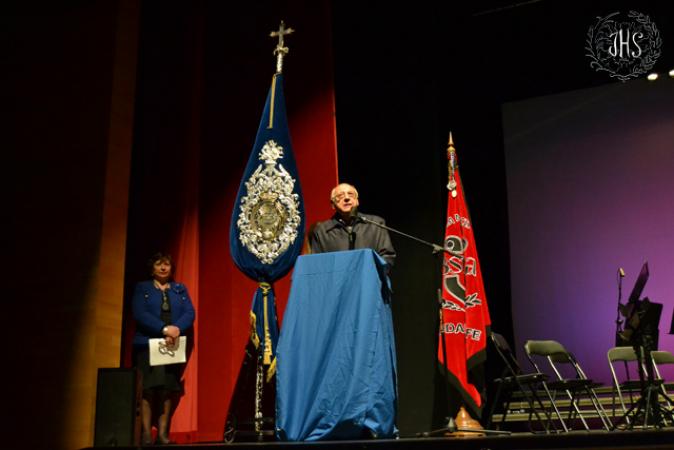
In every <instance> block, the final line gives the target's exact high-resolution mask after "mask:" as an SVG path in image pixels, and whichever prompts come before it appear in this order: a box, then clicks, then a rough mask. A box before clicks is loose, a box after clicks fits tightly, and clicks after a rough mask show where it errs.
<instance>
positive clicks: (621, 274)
mask: <svg viewBox="0 0 674 450" xmlns="http://www.w3.org/2000/svg"><path fill="white" fill-rule="evenodd" d="M618 274H619V275H620V278H624V277H625V271H624V270H623V268H622V267H620V268H619V269H618Z"/></svg>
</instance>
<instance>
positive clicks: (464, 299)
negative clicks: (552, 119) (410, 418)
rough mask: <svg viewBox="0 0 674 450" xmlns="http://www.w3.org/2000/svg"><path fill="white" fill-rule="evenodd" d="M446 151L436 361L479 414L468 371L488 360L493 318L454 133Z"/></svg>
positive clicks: (478, 398)
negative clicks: (442, 253) (446, 175)
mask: <svg viewBox="0 0 674 450" xmlns="http://www.w3.org/2000/svg"><path fill="white" fill-rule="evenodd" d="M447 153H448V155H447V156H448V159H449V183H448V185H447V188H448V190H449V194H448V197H447V222H446V223H445V241H444V245H445V248H447V249H448V250H449V252H450V253H445V256H444V261H443V267H442V299H441V301H442V308H441V312H440V316H441V317H440V333H439V343H438V360H439V361H440V364H442V365H444V366H445V367H446V368H447V375H448V378H449V380H448V382H449V383H450V385H452V386H453V387H454V388H455V389H456V390H457V391H458V392H459V393H460V394H461V397H462V398H463V400H464V404H465V405H466V406H467V407H468V408H469V409H470V410H472V412H473V413H474V414H475V415H477V416H479V415H480V413H481V410H482V404H483V402H482V398H481V395H480V392H479V390H478V388H476V386H475V385H474V384H473V383H472V382H471V380H470V377H469V374H470V372H471V370H472V369H474V368H476V367H477V366H478V365H480V364H482V363H483V362H484V359H485V348H486V345H487V329H488V328H489V326H490V325H491V320H490V318H489V309H488V308H487V298H486V296H485V291H484V284H483V282H482V271H481V270H480V262H479V260H478V256H477V248H476V246H475V237H474V235H473V228H472V224H471V221H470V215H469V213H468V208H467V206H466V199H465V197H464V192H463V186H462V184H461V177H460V176H459V170H458V164H457V159H456V151H455V150H454V145H453V143H452V139H451V135H450V141H449V148H448V150H447Z"/></svg>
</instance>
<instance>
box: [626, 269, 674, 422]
mask: <svg viewBox="0 0 674 450" xmlns="http://www.w3.org/2000/svg"><path fill="white" fill-rule="evenodd" d="M647 280H648V263H644V265H643V267H642V269H641V273H640V274H639V277H638V278H637V281H636V283H635V285H634V289H633V290H632V294H630V298H629V300H628V303H627V305H620V306H621V311H622V312H623V313H624V315H625V317H626V320H625V328H624V329H623V330H622V331H621V332H619V333H618V335H617V341H618V342H616V344H617V345H618V346H632V347H634V351H635V353H636V354H637V357H638V360H639V364H637V367H638V370H639V381H640V383H641V397H640V398H639V400H638V401H637V403H635V404H634V405H632V407H631V408H630V409H629V410H628V411H627V412H626V413H625V414H624V415H623V416H622V417H621V418H620V419H619V420H618V421H617V422H616V423H615V424H614V425H613V429H616V428H617V427H618V426H619V425H620V424H621V423H622V422H623V421H627V422H628V424H629V425H628V427H627V428H628V429H632V428H633V427H634V425H635V423H636V422H637V419H639V418H640V417H643V427H644V428H647V427H648V426H649V419H652V422H651V424H652V425H653V426H655V427H657V428H661V427H663V426H664V425H665V424H666V420H665V415H670V414H671V412H670V411H668V410H666V409H665V408H663V407H662V405H661V404H660V402H659V399H658V397H659V396H663V397H665V398H666V399H667V400H670V399H669V398H668V397H667V396H666V395H665V394H664V393H663V392H662V390H661V389H660V386H659V384H658V382H656V380H655V376H654V369H653V360H652V358H651V356H650V355H651V351H653V350H657V348H658V334H659V330H658V325H659V323H660V316H661V314H662V304H660V303H653V302H651V301H650V300H649V299H648V298H647V297H646V298H644V299H641V300H639V297H640V296H641V292H642V291H643V288H644V286H645V285H646V281H647ZM644 367H645V369H644ZM644 372H645V373H644ZM660 382H661V381H660ZM670 401H671V400H670ZM629 417H631V418H632V420H628V418H629Z"/></svg>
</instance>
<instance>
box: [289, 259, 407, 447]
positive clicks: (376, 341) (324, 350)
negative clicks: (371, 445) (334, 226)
mask: <svg viewBox="0 0 674 450" xmlns="http://www.w3.org/2000/svg"><path fill="white" fill-rule="evenodd" d="M390 292H391V291H390V286H389V280H388V277H387V275H386V262H385V261H384V260H383V259H382V258H381V257H380V256H379V255H378V254H377V253H375V252H374V251H372V250H352V251H345V252H334V253H323V254H317V255H305V256H300V257H299V258H298V259H297V263H296V265H295V271H294V272H293V279H292V284H291V288H290V298H289V299H288V306H287V308H286V312H285V316H284V319H283V326H282V328H281V334H280V336H279V343H278V347H277V353H276V356H277V368H276V383H277V392H276V432H277V436H278V438H279V439H281V440H287V441H315V440H332V439H356V438H359V437H361V436H362V435H363V433H364V432H365V431H366V430H369V431H370V432H371V433H372V434H373V435H374V436H377V437H380V438H390V437H394V436H395V435H396V434H397V429H396V426H395V418H396V410H397V375H396V354H395V341H394V336H393V321H392V316H391V305H390V298H391V294H390Z"/></svg>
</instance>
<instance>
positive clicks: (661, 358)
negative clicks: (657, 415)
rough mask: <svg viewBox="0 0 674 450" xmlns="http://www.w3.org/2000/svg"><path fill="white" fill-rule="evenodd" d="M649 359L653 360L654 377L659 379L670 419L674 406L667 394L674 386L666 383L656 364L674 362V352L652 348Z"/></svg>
mask: <svg viewBox="0 0 674 450" xmlns="http://www.w3.org/2000/svg"><path fill="white" fill-rule="evenodd" d="M651 359H652V360H653V372H654V373H655V378H656V380H661V381H660V383H661V384H660V390H661V392H662V394H663V395H662V398H663V399H664V403H665V405H666V406H667V408H668V409H669V412H670V414H669V416H670V417H669V419H670V420H672V419H674V416H672V408H673V407H674V402H673V401H672V398H671V397H670V396H669V391H668V389H669V390H671V389H672V388H673V387H674V386H672V384H671V383H667V380H665V379H664V378H663V377H662V374H661V373H660V369H659V367H658V366H660V367H662V366H664V365H666V364H674V354H672V353H671V352H668V351H665V350H653V351H652V352H651Z"/></svg>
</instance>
